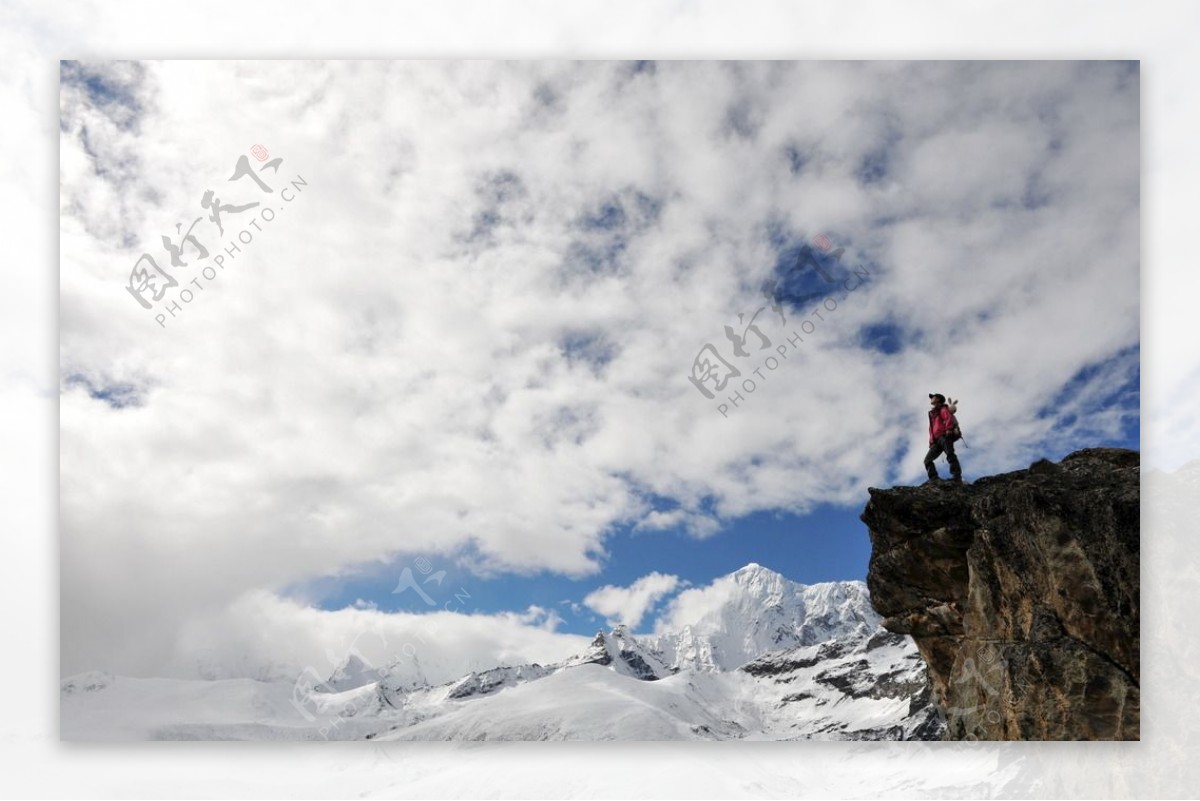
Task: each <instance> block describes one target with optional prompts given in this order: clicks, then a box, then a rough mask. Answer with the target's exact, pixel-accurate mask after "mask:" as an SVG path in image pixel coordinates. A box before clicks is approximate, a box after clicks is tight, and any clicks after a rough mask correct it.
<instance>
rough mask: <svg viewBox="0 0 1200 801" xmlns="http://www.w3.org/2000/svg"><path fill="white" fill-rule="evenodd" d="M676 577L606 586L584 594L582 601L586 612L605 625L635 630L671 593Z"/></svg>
mask: <svg viewBox="0 0 1200 801" xmlns="http://www.w3.org/2000/svg"><path fill="white" fill-rule="evenodd" d="M678 586H679V577H678V576H671V575H665V574H663V573H657V572H655V573H649V574H647V575H645V576H642V577H641V578H640V579H638V580H637V581H635V582H633V583H632V584H630V585H629V586H628V587H617V586H614V585H612V584H606V585H605V586H603V587H600V588H599V589H597V590H594V591H592V592H590V593H588V595H587V597H585V598H584V599H583V604H584V606H586V607H587V608H589V609H591V610H593V611H595V612H598V613H600V614H602V615H604V616H605V617H606V618H608V624H609V625H610V626H615V625H617V624H620V623H624V624H625V625H627V626H629V627H630V628H631V629H636V628H637V627H638V626H640V625H641V623H642V618H643V617H645V616H646V613H647V612H649V611H650V610H651V609H652V608H653V607H654V605H655V604H656V603H658V601H659V600H660V599H661V598H663V597H665V596H667V595H669V594H671V593H672V592H674V591H675V588H676V587H678Z"/></svg>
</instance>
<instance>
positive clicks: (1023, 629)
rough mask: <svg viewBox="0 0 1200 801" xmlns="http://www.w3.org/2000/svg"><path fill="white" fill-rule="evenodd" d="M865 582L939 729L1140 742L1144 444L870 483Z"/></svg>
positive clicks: (1005, 736) (958, 735) (953, 733)
mask: <svg viewBox="0 0 1200 801" xmlns="http://www.w3.org/2000/svg"><path fill="white" fill-rule="evenodd" d="M870 493H871V499H870V501H869V502H868V504H867V507H866V509H865V510H864V512H863V514H862V520H863V522H864V523H866V524H867V527H868V528H869V530H870V535H871V544H872V555H871V564H870V570H869V573H868V577H867V585H868V587H869V588H870V597H871V601H872V603H873V605H874V607H875V609H876V610H877V611H878V612H879V613H880V614H881V615H883V616H884V620H883V626H884V628H886V629H888V630H889V631H893V632H896V633H900V634H910V635H912V637H913V638H914V639H915V641H916V643H917V647H918V649H919V650H920V653H921V655H922V656H923V657H924V658H925V661H926V663H927V664H928V667H929V676H930V679H931V682H932V687H933V695H934V700H935V701H936V702H937V703H938V705H939V706H940V708H941V710H942V712H943V714H944V715H945V719H946V724H947V728H946V733H945V737H946V738H947V739H988V740H1017V739H1034V740H1037V739H1044V740H1076V739H1080V740H1091V739H1123V740H1136V739H1139V681H1140V679H1139V676H1140V666H1139V595H1140V583H1139V567H1140V565H1139V538H1140V526H1139V514H1140V498H1139V455H1138V453H1137V452H1135V451H1128V450H1121V449H1115V448H1089V449H1086V450H1082V451H1078V452H1076V453H1073V454H1071V455H1070V456H1067V457H1066V458H1064V459H1063V460H1062V461H1061V462H1060V463H1058V464H1054V463H1051V462H1048V461H1045V460H1042V461H1039V462H1036V463H1034V464H1033V465H1031V466H1030V467H1029V468H1028V469H1026V470H1018V471H1015V472H1012V473H1005V474H1003V475H996V476H990V477H987V478H981V479H979V480H978V481H976V482H975V483H974V484H970V485H958V484H952V483H935V484H927V485H924V486H920V487H894V488H892V489H887V490H881V489H874V488H872V489H871V490H870Z"/></svg>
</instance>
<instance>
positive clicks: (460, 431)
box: [59, 61, 1141, 675]
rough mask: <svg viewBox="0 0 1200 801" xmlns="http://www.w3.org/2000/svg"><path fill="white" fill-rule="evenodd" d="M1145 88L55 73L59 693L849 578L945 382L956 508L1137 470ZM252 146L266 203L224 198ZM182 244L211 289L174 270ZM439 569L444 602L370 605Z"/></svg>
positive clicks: (1106, 69) (766, 78)
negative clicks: (1046, 482)
mask: <svg viewBox="0 0 1200 801" xmlns="http://www.w3.org/2000/svg"><path fill="white" fill-rule="evenodd" d="M1137 77H1138V72H1137V68H1136V65H1131V64H1129V63H1115V62H1114V63H1106V62H1086V63H1084V62H1079V63H1076V62H1021V63H1017V62H987V63H984V62H928V63H926V62H878V63H855V62H830V63H822V62H796V63H789V62H660V63H655V64H641V65H634V64H630V63H624V62H581V63H572V62H512V63H492V62H481V61H466V62H437V61H421V62H319V61H312V62H285V61H277V62H253V63H249V62H247V63H235V62H220V61H206V62H171V61H165V62H146V63H135V62H71V63H66V64H64V66H63V68H62V91H61V119H60V157H61V158H60V164H61V195H62V209H63V213H62V218H61V225H60V228H61V240H60V250H61V253H62V264H63V270H62V275H61V287H62V289H61V297H60V332H59V334H60V342H61V359H60V373H61V374H60V378H61V401H60V402H61V410H62V411H61V443H62V450H61V454H60V464H61V482H60V497H61V507H60V519H61V525H62V531H63V538H62V541H63V556H62V575H63V579H62V586H63V598H62V607H63V616H62V619H63V623H62V643H63V670H64V672H65V673H72V672H78V671H80V670H84V669H95V668H98V669H109V670H113V671H114V672H129V673H134V674H139V675H191V674H193V673H195V672H196V671H197V670H199V669H203V671H204V672H205V674H206V675H212V674H213V673H214V671H215V672H218V673H220V672H222V671H224V672H225V673H226V674H228V675H255V671H256V670H263V669H266V668H267V667H268V666H270V665H273V664H277V663H279V662H285V663H290V664H309V663H312V662H314V661H320V660H324V659H325V658H326V655H327V653H329V651H330V649H334V650H336V649H337V648H338V647H339V646H338V645H337V643H339V642H343V641H346V642H348V641H353V640H354V639H355V635H356V633H361V631H363V630H364V627H365V628H366V630H387V631H390V632H392V633H393V635H394V637H392V639H393V640H394V639H395V638H396V637H405V636H409V635H410V634H412V632H413V631H414V630H418V629H419V627H421V626H429V625H432V624H434V623H436V627H437V630H438V633H439V637H438V640H437V644H435V645H430V646H429V648H432V649H433V650H434V652H436V653H430V654H427V655H426V656H427V657H428V659H427V660H426V661H427V662H429V663H431V664H432V663H434V662H437V663H438V664H440V665H441V669H442V670H444V671H445V672H446V673H447V674H448V675H453V671H454V670H459V669H473V668H470V666H472V665H476V666H477V665H486V664H489V663H491V664H495V663H496V661H497V660H510V661H511V660H518V661H530V660H532V661H537V660H543V659H553V658H560V657H562V656H564V655H566V654H569V653H571V652H573V651H574V650H575V649H576V648H577V647H578V645H579V638H580V637H581V636H586V635H587V634H590V633H592V632H594V630H595V629H596V628H598V627H599V626H601V625H603V624H606V623H609V622H615V621H618V620H626V621H629V622H631V623H636V625H637V626H638V627H639V628H640V629H641V630H648V629H650V628H653V627H654V626H655V625H657V624H658V623H659V622H660V621H661V620H662V618H663V615H662V613H663V612H664V611H665V612H666V613H669V614H670V617H671V620H673V621H675V622H679V621H681V620H683V619H684V618H683V617H681V614H683V613H682V612H680V610H679V609H677V608H676V605H675V601H676V600H677V599H678V598H679V597H680V593H681V590H682V589H684V588H685V587H704V586H706V585H708V584H709V583H711V582H712V581H713V579H714V578H716V577H718V576H722V575H725V574H728V573H730V572H732V571H734V570H737V569H738V568H740V567H742V566H744V565H745V564H747V563H750V562H756V563H759V564H762V565H765V566H767V567H769V568H772V569H774V570H777V571H778V572H780V573H782V574H783V575H785V576H787V577H788V578H790V579H793V580H796V581H800V582H804V583H814V582H820V581H829V580H843V579H856V580H861V579H863V578H864V576H865V572H866V565H867V559H868V557H869V550H868V541H867V533H866V531H865V529H864V527H863V526H862V524H861V523H860V522H859V521H858V519H857V516H858V514H859V512H860V511H861V509H862V506H863V504H864V503H865V500H866V498H867V488H868V487H872V486H892V485H895V484H912V483H916V482H917V481H920V480H922V479H923V470H922V468H921V458H922V456H923V455H924V451H925V448H926V435H925V409H926V406H927V397H926V396H927V393H929V392H934V391H937V392H943V393H946V394H948V395H951V396H953V397H955V398H959V399H960V400H961V404H960V407H959V416H960V419H961V422H962V425H963V428H964V431H965V433H966V437H967V441H968V442H969V444H970V447H969V448H964V449H963V450H962V459H963V465H964V469H965V472H966V475H967V476H968V477H969V478H970V477H976V476H979V475H983V474H991V473H995V472H999V471H1005V470H1013V469H1019V468H1022V467H1025V466H1027V465H1028V464H1029V463H1030V462H1032V461H1034V460H1036V459H1039V458H1060V457H1061V456H1063V455H1065V454H1066V453H1069V452H1070V451H1071V450H1074V449H1077V448H1079V447H1086V446H1091V445H1101V444H1121V445H1127V446H1130V445H1136V442H1137V438H1138V421H1139V419H1140V415H1139V408H1138V407H1139V399H1140V395H1139V389H1138V386H1139V382H1140V375H1141V372H1140V357H1141V354H1140V319H1139V298H1140V277H1139V259H1140V209H1139V197H1140V161H1139V152H1140V149H1139V148H1140V123H1139V102H1140V101H1139V91H1140V87H1139V85H1138V81H1137V80H1135V79H1136V78H1137ZM256 146H257V147H256ZM263 150H266V151H269V156H270V158H271V161H270V162H267V164H268V165H269V164H277V171H275V170H276V168H272V169H271V170H268V171H267V172H261V170H264V169H267V167H266V166H263V167H261V168H260V172H259V173H255V174H256V175H261V176H262V177H263V178H265V180H266V182H267V186H268V187H269V186H270V185H271V184H274V187H275V188H274V189H273V191H271V192H270V193H268V192H267V191H266V189H265V188H260V187H256V186H255V185H252V184H251V183H250V182H249V181H248V180H237V175H239V170H241V169H242V168H241V167H239V166H237V165H240V164H243V163H246V164H249V163H251V162H252V163H254V164H258V163H259V161H260V159H259V156H260V155H262V157H263V159H265V158H266V157H267V156H266V154H263V153H262V151H263ZM231 175H234V176H235V177H234V178H231V177H230V176H231ZM289 182H290V183H289ZM300 182H302V183H300ZM285 186H294V187H295V186H298V187H302V190H298V191H296V192H295V200H294V202H293V201H286V202H285V201H283V200H281V199H280V197H281V194H282V193H281V191H279V190H281V189H282V188H283V187H285ZM207 192H214V193H215V194H217V195H219V196H220V197H221V201H222V203H224V204H229V205H230V206H231V208H233V207H237V208H240V209H242V210H241V211H233V210H230V211H228V212H224V213H223V214H222V219H223V220H224V221H225V223H224V229H223V230H221V229H218V228H217V227H216V226H215V225H213V224H212V223H211V222H210V221H208V219H207V217H208V212H207V210H206V209H205V207H203V205H202V202H201V199H202V198H203V197H205V195H206V193H207ZM266 210H271V211H272V214H273V216H272V217H271V218H270V219H268V217H267V216H266V213H265V212H266ZM193 222H194V227H193V228H190V229H189V226H193ZM181 229H189V230H194V231H195V232H196V236H197V237H198V239H199V240H200V241H201V242H203V243H204V244H205V246H206V248H207V251H208V254H209V255H208V256H204V255H202V254H201V253H200V252H199V251H198V250H197V249H194V248H190V247H189V248H188V249H187V250H186V252H185V253H184V255H185V256H186V257H187V259H188V261H189V263H187V264H183V265H174V264H173V263H172V261H171V259H170V258H169V256H168V255H167V253H166V251H165V250H164V247H163V245H162V244H161V243H162V242H163V240H164V237H168V241H171V240H172V239H174V240H177V239H178V238H179V237H178V236H168V235H173V234H175V232H177V231H178V230H181ZM243 234H244V236H243ZM239 239H240V241H241V243H242V244H241V245H240V247H239V248H238V249H236V250H235V249H233V248H232V247H231V246H233V245H237V244H238V241H239ZM181 250H182V245H181ZM147 254H150V255H154V256H156V258H157V259H158V262H157V263H158V265H159V266H161V267H163V269H164V272H166V274H167V275H169V276H171V277H172V278H173V279H174V280H175V282H174V283H173V284H171V285H169V286H166V287H165V289H164V295H163V296H162V297H154V298H151V299H150V300H148V301H147V302H148V303H149V305H150V306H151V308H145V306H144V305H143V304H140V303H138V302H135V297H131V293H133V294H134V295H135V296H136V293H134V292H133V289H137V287H138V286H139V283H138V282H139V281H140V280H141V279H140V278H138V276H137V274H136V272H135V271H134V268H135V265H138V264H142V265H144V264H145V262H144V261H142V260H141V257H142V256H144V255H147ZM220 254H225V256H224V262H223V265H222V266H221V267H220V269H219V270H218V269H217V268H216V267H214V264H215V260H216V256H217V255H220ZM809 255H811V256H812V259H811V260H810V259H809V258H808V256H809ZM210 273H211V275H210ZM131 287H132V288H133V289H131ZM770 287H773V290H770V292H771V294H766V293H765V292H767V290H768V288H770ZM185 292H186V293H187V294H185ZM143 300H146V298H145V297H143ZM773 301H778V303H775V302H773ZM776 306H778V308H776ZM735 398H736V399H737V402H736V403H734V399H735ZM944 470H945V468H944V466H943V471H944ZM421 559H423V560H426V563H422V564H425V566H426V567H428V568H429V571H430V572H429V575H430V576H435V575H437V574H438V571H441V570H445V571H447V572H446V574H445V575H444V576H442V577H441V584H436V583H435V584H430V585H428V586H429V593H428V594H429V596H430V597H431V598H433V597H434V596H435V595H436V596H437V598H439V599H442V598H445V599H449V598H452V597H453V594H452V590H457V589H458V588H461V589H463V590H465V591H466V593H467V597H468V598H469V601H470V606H468V605H467V604H466V603H456V604H455V607H454V608H453V609H446V608H445V607H444V603H445V601H442V602H441V603H440V604H438V607H439V608H440V609H441V611H437V610H435V609H433V608H432V607H430V606H429V605H428V604H425V602H424V601H423V600H420V598H419V596H418V595H417V594H416V593H415V592H412V591H406V592H404V593H393V592H392V590H393V589H395V588H396V585H397V583H398V581H399V580H400V577H401V576H402V575H403V571H404V570H405V569H406V568H407V569H409V570H410V575H416V574H412V573H411V571H412V570H413V569H414V566H415V565H416V564H417V560H421ZM420 575H421V578H422V581H423V580H424V579H425V578H426V574H424V573H421V574H420ZM422 586H425V585H422ZM435 589H436V590H437V593H434V590H435ZM414 599H416V600H414ZM418 601H419V603H418ZM564 602H565V603H564ZM131 616H136V617H137V619H138V620H139V621H140V623H141V625H139V626H138V627H130V626H128V625H127V621H128V620H129V619H131ZM380 648H382V646H380ZM386 656H387V655H386V654H385V653H383V652H382V650H381V651H380V652H379V653H376V654H374V655H373V658H377V659H382V658H386ZM435 656H436V659H435V658H434V657H435Z"/></svg>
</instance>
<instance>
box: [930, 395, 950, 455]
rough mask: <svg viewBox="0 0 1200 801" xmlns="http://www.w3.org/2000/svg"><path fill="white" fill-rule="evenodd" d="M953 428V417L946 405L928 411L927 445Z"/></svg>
mask: <svg viewBox="0 0 1200 801" xmlns="http://www.w3.org/2000/svg"><path fill="white" fill-rule="evenodd" d="M952 428H954V415H953V414H952V413H951V412H950V407H949V406H947V405H946V404H944V403H943V404H942V405H941V406H938V407H937V408H936V409H930V410H929V444H930V445H932V444H933V442H934V440H936V439H937V438H938V437H940V436H941V435H942V434H945V433H946V432H948V431H949V430H950V429H952Z"/></svg>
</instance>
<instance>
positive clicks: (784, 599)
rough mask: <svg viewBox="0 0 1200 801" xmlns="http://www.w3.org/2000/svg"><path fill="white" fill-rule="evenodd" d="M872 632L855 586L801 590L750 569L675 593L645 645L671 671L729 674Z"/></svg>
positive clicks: (864, 598)
mask: <svg viewBox="0 0 1200 801" xmlns="http://www.w3.org/2000/svg"><path fill="white" fill-rule="evenodd" d="M878 625H879V616H878V614H876V613H875V610H874V609H873V608H872V607H871V604H870V600H869V598H868V595H867V588H866V585H865V584H863V582H861V581H836V582H826V583H822V584H812V585H804V584H800V583H797V582H794V581H791V580H790V579H787V578H785V577H784V576H782V575H780V574H779V573H776V572H775V571H774V570H771V569H769V568H766V567H763V566H762V565H760V564H757V563H754V562H751V563H750V564H748V565H746V566H745V567H742V568H740V569H738V570H736V571H734V572H733V573H730V574H729V575H727V576H724V577H722V578H719V579H717V580H716V581H715V582H713V584H712V585H710V586H708V587H702V588H696V589H692V590H685V591H684V592H683V593H680V595H679V596H678V597H677V598H676V600H675V602H674V604H673V607H672V610H671V614H670V618H669V621H668V622H667V623H666V624H665V626H660V628H659V630H658V631H657V632H656V634H655V635H654V636H653V637H651V638H648V644H649V645H650V647H651V648H652V650H654V651H656V652H657V653H659V654H661V657H662V659H663V661H664V662H665V664H667V665H670V666H671V667H673V668H676V669H682V668H694V669H699V670H708V671H712V670H734V669H736V668H737V667H739V666H741V665H743V664H745V663H747V662H749V661H751V660H753V659H757V658H759V657H760V656H762V655H763V654H766V653H770V652H771V651H777V650H780V649H783V648H795V647H797V646H807V645H814V644H816V643H820V642H824V641H825V640H829V639H835V638H843V637H856V636H862V635H865V634H867V633H868V632H870V631H872V630H874V629H875V628H876V627H877V626H878Z"/></svg>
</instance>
